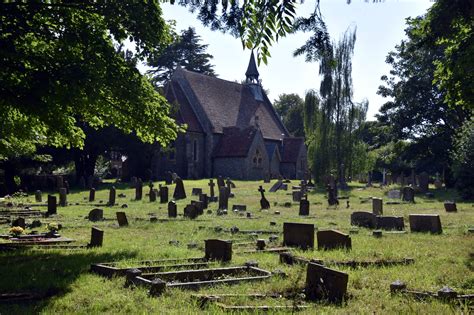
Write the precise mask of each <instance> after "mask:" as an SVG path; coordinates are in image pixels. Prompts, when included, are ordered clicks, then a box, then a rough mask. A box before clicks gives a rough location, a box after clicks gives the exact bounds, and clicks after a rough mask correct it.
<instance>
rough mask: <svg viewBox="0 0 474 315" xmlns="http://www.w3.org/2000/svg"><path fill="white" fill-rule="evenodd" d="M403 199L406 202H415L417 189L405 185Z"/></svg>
mask: <svg viewBox="0 0 474 315" xmlns="http://www.w3.org/2000/svg"><path fill="white" fill-rule="evenodd" d="M402 200H403V201H406V202H413V203H414V202H415V190H414V189H413V188H411V187H408V186H407V187H403V190H402Z"/></svg>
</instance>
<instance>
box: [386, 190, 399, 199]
mask: <svg viewBox="0 0 474 315" xmlns="http://www.w3.org/2000/svg"><path fill="white" fill-rule="evenodd" d="M387 197H388V198H389V199H400V197H401V193H400V190H398V189H392V190H390V191H389V192H388V193H387Z"/></svg>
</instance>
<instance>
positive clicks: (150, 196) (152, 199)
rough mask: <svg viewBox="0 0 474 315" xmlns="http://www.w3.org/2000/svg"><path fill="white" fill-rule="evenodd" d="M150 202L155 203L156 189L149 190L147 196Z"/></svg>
mask: <svg viewBox="0 0 474 315" xmlns="http://www.w3.org/2000/svg"><path fill="white" fill-rule="evenodd" d="M148 197H149V199H150V202H155V201H156V189H150V193H149V195H148Z"/></svg>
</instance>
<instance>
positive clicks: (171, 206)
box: [168, 200, 178, 218]
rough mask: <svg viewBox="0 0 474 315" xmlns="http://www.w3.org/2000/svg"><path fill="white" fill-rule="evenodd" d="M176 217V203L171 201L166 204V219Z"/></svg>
mask: <svg viewBox="0 0 474 315" xmlns="http://www.w3.org/2000/svg"><path fill="white" fill-rule="evenodd" d="M177 216H178V208H177V206H176V202H175V201H174V200H171V201H170V202H168V217H169V218H176V217H177Z"/></svg>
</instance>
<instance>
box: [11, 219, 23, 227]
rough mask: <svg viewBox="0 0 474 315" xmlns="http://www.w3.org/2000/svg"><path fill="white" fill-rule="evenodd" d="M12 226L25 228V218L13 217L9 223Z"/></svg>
mask: <svg viewBox="0 0 474 315" xmlns="http://www.w3.org/2000/svg"><path fill="white" fill-rule="evenodd" d="M11 226H12V227H14V226H19V227H21V228H22V229H25V228H26V222H25V218H21V217H20V218H17V219H15V220H14V221H13V222H12V224H11Z"/></svg>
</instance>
